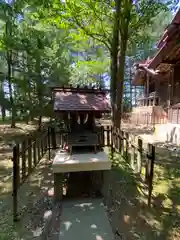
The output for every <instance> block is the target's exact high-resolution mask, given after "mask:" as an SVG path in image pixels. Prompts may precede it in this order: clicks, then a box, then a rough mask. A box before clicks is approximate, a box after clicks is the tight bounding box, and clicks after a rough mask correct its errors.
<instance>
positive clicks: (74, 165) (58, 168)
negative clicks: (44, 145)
mask: <svg viewBox="0 0 180 240" xmlns="http://www.w3.org/2000/svg"><path fill="white" fill-rule="evenodd" d="M52 168H53V172H54V173H63V172H81V171H96V170H110V169H111V161H110V160H109V158H108V154H107V153H105V152H98V153H82V154H72V155H70V154H69V153H64V152H63V153H61V152H60V151H58V152H57V153H56V156H55V158H54V161H53V164H52Z"/></svg>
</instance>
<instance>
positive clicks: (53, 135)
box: [12, 126, 155, 221]
mask: <svg viewBox="0 0 180 240" xmlns="http://www.w3.org/2000/svg"><path fill="white" fill-rule="evenodd" d="M100 135H101V142H102V145H103V146H108V147H111V151H112V152H113V151H114V150H115V151H117V152H118V153H120V155H121V156H123V157H124V158H125V159H126V161H128V162H129V164H130V165H131V167H132V168H133V170H134V171H135V172H137V173H139V174H141V169H142V166H145V169H146V172H145V179H144V181H145V182H146V184H147V186H148V192H149V193H148V205H149V206H150V204H151V195H152V186H153V168H154V160H155V147H154V146H153V145H151V144H149V145H148V151H144V150H143V142H142V139H140V138H138V140H137V141H135V138H134V139H133V137H132V136H129V133H128V132H124V131H119V130H118V129H117V130H115V129H114V130H113V129H112V127H111V126H104V127H101V134H100ZM66 137H67V131H65V130H63V129H57V127H55V126H49V127H46V128H44V129H42V130H41V131H40V132H38V133H36V134H34V135H33V136H29V137H27V138H26V139H25V140H23V141H22V142H20V143H17V144H16V145H15V146H14V147H13V159H12V161H13V209H14V210H13V218H14V221H17V220H19V211H18V189H19V188H20V186H21V185H22V184H23V183H24V182H25V181H26V179H27V178H28V177H29V175H30V174H31V173H32V171H33V169H34V168H35V167H36V166H37V164H38V163H39V161H40V160H41V158H42V157H43V155H44V154H45V153H46V152H47V151H48V153H49V159H50V150H51V149H57V148H59V147H60V145H61V146H63V144H64V142H65V140H66ZM135 142H136V144H135ZM144 155H145V159H146V160H145V161H144Z"/></svg>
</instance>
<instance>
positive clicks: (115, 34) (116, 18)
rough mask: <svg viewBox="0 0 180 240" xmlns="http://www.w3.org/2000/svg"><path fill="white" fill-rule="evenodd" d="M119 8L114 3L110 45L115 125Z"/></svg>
mask: <svg viewBox="0 0 180 240" xmlns="http://www.w3.org/2000/svg"><path fill="white" fill-rule="evenodd" d="M120 8H121V0H117V1H116V11H115V13H114V27H113V33H112V35H113V39H112V45H111V82H110V90H111V105H112V115H113V116H112V121H113V125H114V123H115V102H116V83H117V71H118V51H119V27H120Z"/></svg>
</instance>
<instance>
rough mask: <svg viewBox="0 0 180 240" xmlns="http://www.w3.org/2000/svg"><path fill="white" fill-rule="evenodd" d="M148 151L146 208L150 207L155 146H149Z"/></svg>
mask: <svg viewBox="0 0 180 240" xmlns="http://www.w3.org/2000/svg"><path fill="white" fill-rule="evenodd" d="M149 150H150V154H151V155H150V156H149V157H150V166H149V173H148V178H149V179H148V190H149V194H148V206H149V207H151V198H152V190H153V176H154V161H155V146H153V145H152V144H149Z"/></svg>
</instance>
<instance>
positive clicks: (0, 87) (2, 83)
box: [0, 76, 6, 122]
mask: <svg viewBox="0 0 180 240" xmlns="http://www.w3.org/2000/svg"><path fill="white" fill-rule="evenodd" d="M0 91H1V93H2V98H5V96H4V76H2V80H1V82H0ZM1 115H2V121H3V122H4V121H5V119H6V108H5V106H4V104H3V103H2V104H1Z"/></svg>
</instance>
